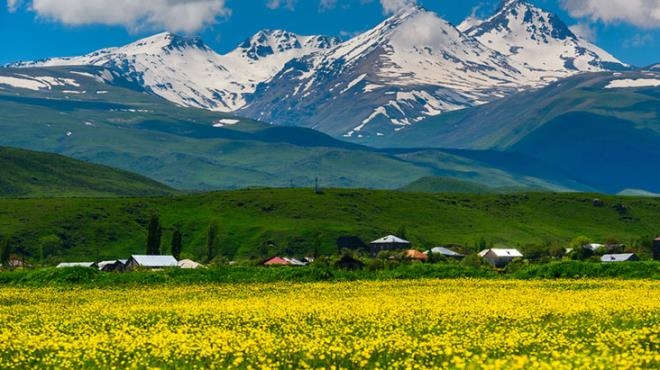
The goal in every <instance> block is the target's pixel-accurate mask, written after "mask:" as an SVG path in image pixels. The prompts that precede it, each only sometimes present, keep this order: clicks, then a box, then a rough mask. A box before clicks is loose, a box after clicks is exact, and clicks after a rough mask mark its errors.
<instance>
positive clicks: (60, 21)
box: [0, 0, 660, 66]
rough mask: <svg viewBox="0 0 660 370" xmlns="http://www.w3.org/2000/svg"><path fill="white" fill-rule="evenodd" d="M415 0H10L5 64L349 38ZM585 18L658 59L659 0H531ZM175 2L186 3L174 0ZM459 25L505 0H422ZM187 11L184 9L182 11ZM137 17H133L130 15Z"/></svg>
mask: <svg viewBox="0 0 660 370" xmlns="http://www.w3.org/2000/svg"><path fill="white" fill-rule="evenodd" d="M412 1H414V0H148V1H145V0H7V1H6V2H5V4H3V5H4V6H1V7H0V43H1V45H3V47H2V50H3V51H2V53H1V54H0V64H4V63H8V62H12V61H17V60H33V59H40V58H45V57H49V56H67V55H80V54H85V53H88V52H90V51H93V50H96V49H100V48H103V47H107V46H119V45H123V44H126V43H129V42H132V41H134V40H136V39H139V38H141V37H144V36H148V35H150V34H153V33H156V32H160V31H164V30H169V31H175V32H178V33H184V34H195V35H200V36H202V37H203V38H204V41H205V42H206V43H207V44H208V45H209V46H211V47H212V48H214V49H215V50H217V51H218V52H226V51H228V50H231V49H233V48H234V47H236V46H237V45H238V44H239V43H240V42H241V41H243V40H244V39H245V38H247V37H248V36H250V35H252V34H254V33H256V32H257V31H258V30H260V29H263V28H270V29H287V30H290V31H293V32H296V33H300V34H328V35H337V36H341V37H342V38H347V37H348V36H349V35H351V34H355V33H357V32H360V31H364V30H367V29H369V28H371V27H373V26H375V25H376V24H378V23H379V22H380V21H382V20H383V19H385V18H386V17H387V14H386V10H385V9H389V8H391V7H393V6H396V5H398V4H401V3H406V2H412ZM530 2H532V3H534V4H536V5H538V6H540V7H543V8H545V9H547V10H550V11H552V12H555V13H557V14H558V15H560V17H561V18H562V19H564V21H565V22H566V23H567V24H568V25H569V26H574V25H580V28H581V29H582V30H586V31H584V32H586V34H589V36H590V37H592V38H593V39H594V40H595V43H596V44H597V45H599V46H601V47H602V48H604V49H605V50H607V51H609V52H611V53H612V54H614V55H615V56H616V57H618V58H619V59H621V60H623V61H624V62H627V63H631V64H634V65H639V66H643V65H648V64H652V63H657V62H660V0H531V1H530ZM172 3H178V4H179V5H181V6H180V7H179V8H175V7H172V5H171V4H172ZM418 3H420V4H421V5H422V6H424V7H425V8H427V9H429V10H432V11H434V12H436V13H437V14H439V15H440V16H442V17H443V18H445V19H447V20H449V21H450V22H452V23H454V24H458V23H460V22H461V21H462V20H463V19H464V18H465V17H467V16H469V15H470V14H472V13H473V11H475V9H477V13H478V14H479V15H482V16H484V15H487V14H489V12H492V11H493V10H494V9H495V8H496V7H497V5H498V3H499V0H460V1H456V0H418ZM182 14H185V15H182ZM131 17H132V18H131Z"/></svg>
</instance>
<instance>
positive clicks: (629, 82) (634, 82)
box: [605, 78, 660, 89]
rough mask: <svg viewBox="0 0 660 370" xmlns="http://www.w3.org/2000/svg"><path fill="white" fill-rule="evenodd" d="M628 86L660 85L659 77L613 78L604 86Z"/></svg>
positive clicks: (611, 87) (613, 87)
mask: <svg viewBox="0 0 660 370" xmlns="http://www.w3.org/2000/svg"><path fill="white" fill-rule="evenodd" d="M630 87H660V79H648V78H638V79H622V80H613V81H610V83H609V84H607V86H605V88H606V89H621V88H630Z"/></svg>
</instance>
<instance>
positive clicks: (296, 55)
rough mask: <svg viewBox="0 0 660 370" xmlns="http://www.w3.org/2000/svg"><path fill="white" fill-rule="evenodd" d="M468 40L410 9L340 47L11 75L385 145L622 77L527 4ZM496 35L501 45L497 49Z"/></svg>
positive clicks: (151, 57)
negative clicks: (474, 109) (540, 90)
mask: <svg viewBox="0 0 660 370" xmlns="http://www.w3.org/2000/svg"><path fill="white" fill-rule="evenodd" d="M521 7H522V8H521ZM521 9H522V10H521ZM523 10H524V12H525V13H524V15H525V16H522V15H523ZM526 14H532V16H531V17H527V16H526ZM528 18H529V19H528ZM498 19H499V20H500V21H497V22H496V20H498ZM502 19H504V20H506V22H507V24H513V23H511V22H518V23H519V24H518V28H521V29H524V30H525V31H530V30H531V31H530V32H532V33H531V35H532V36H531V37H532V38H535V39H537V40H540V39H541V38H542V39H543V41H544V42H542V43H537V44H534V43H530V42H527V43H525V45H523V46H520V45H518V44H515V42H514V41H516V42H517V41H519V40H520V37H518V38H514V39H513V41H511V40H509V41H506V38H507V37H509V36H511V35H512V34H513V32H512V30H511V29H510V28H509V29H504V28H502V27H501V26H502V24H503V22H504V21H501V20H502ZM489 21H490V23H488V22H489ZM486 25H490V27H489V28H486ZM459 27H460V25H459ZM479 27H481V28H479ZM478 30H481V31H483V32H481V31H478ZM489 30H490V31H493V30H495V31H498V32H495V33H492V32H490V33H489V32H486V31H489ZM465 31H466V32H462V31H461V30H459V29H458V28H456V27H454V26H453V25H451V24H450V23H449V22H447V21H445V20H444V19H442V18H440V17H438V16H437V15H436V14H435V13H432V12H429V11H427V10H425V9H424V8H422V7H420V6H417V5H411V6H409V7H407V8H404V9H403V10H401V11H400V12H399V13H397V14H395V15H393V16H392V17H390V18H388V19H386V20H385V21H383V22H381V23H380V24H379V25H377V26H375V27H374V28H372V29H371V30H368V31H366V32H364V33H362V34H360V35H357V36H356V37H353V38H351V39H349V40H346V41H343V42H340V40H339V39H337V38H334V37H331V36H301V35H296V34H293V33H291V32H288V31H284V30H262V31H259V32H257V33H256V34H255V35H253V36H252V37H249V38H247V39H246V40H245V41H244V42H243V43H241V44H240V45H238V47H237V48H236V49H234V50H233V51H230V52H228V53H226V54H223V55H220V54H218V53H216V52H214V51H213V50H211V49H210V48H209V47H207V46H206V45H205V44H204V43H203V41H202V40H201V39H199V38H183V37H180V36H176V35H173V34H168V33H163V34H158V35H154V36H151V37H149V38H145V39H142V40H138V41H136V42H134V43H132V44H129V45H126V46H123V47H119V48H107V49H101V50H99V51H96V52H93V53H90V54H88V55H86V56H83V57H69V58H60V59H57V58H55V59H48V60H44V61H37V62H32V63H30V62H27V63H16V64H14V65H12V66H14V67H28V66H55V65H59V66H61V65H71V64H76V63H77V64H79V65H83V64H92V65H97V66H104V67H107V68H109V69H110V70H111V71H112V72H111V73H112V74H110V75H104V76H101V77H102V78H103V79H104V80H106V81H108V82H115V83H116V80H117V79H125V80H128V83H131V84H133V85H135V86H137V87H142V88H143V89H144V90H145V91H147V92H149V93H152V94H155V95H158V96H161V97H163V98H165V99H167V100H169V101H172V102H173V103H175V104H178V105H181V106H190V107H197V108H203V109H209V110H215V111H221V112H235V113H239V114H242V115H246V116H249V117H251V118H254V119H259V120H264V121H267V122H269V123H275V124H279V125H298V126H304V127H309V128H313V129H317V130H320V131H323V132H325V133H329V134H331V135H333V136H335V137H344V138H347V139H348V138H351V139H359V138H361V137H364V136H386V135H392V134H394V133H396V132H398V131H400V130H402V129H406V128H407V127H410V126H412V125H415V124H416V123H417V122H419V121H421V120H423V119H424V118H426V117H429V116H437V115H439V114H442V113H445V112H449V111H454V110H459V109H463V108H466V107H471V106H475V105H480V104H483V103H486V102H489V101H493V100H495V99H499V98H501V97H504V96H509V95H511V94H513V93H515V92H517V91H519V90H521V89H533V88H537V87H539V86H543V85H545V84H547V83H550V82H552V81H555V80H557V79H558V78H563V77H566V76H570V75H572V74H575V73H579V72H582V71H600V70H609V69H612V68H614V67H616V68H617V69H618V68H627V67H628V66H627V65H625V64H623V63H621V62H619V61H618V60H616V58H614V57H612V56H611V55H609V54H608V53H606V52H605V51H603V50H602V49H600V48H597V47H596V46H594V45H592V44H590V43H588V42H586V41H584V40H582V39H578V38H577V37H576V36H575V35H574V34H573V33H572V32H571V31H570V30H569V29H568V27H567V26H566V24H564V23H563V22H562V21H561V20H560V19H559V18H558V17H556V16H554V15H553V14H551V13H548V12H546V11H544V10H542V9H540V8H537V7H535V6H532V5H530V4H529V3H527V2H525V1H505V2H503V5H502V7H501V8H500V9H499V11H498V13H496V14H494V15H493V16H491V17H490V18H489V19H487V20H486V21H484V22H482V23H481V24H478V23H473V24H472V27H471V29H470V30H465ZM505 31H506V32H505ZM470 33H472V34H473V35H470ZM488 35H490V36H488ZM477 36H478V37H477ZM486 36H488V37H486ZM493 37H499V38H501V39H502V40H503V41H502V42H499V43H496V44H493V43H492V40H493ZM521 37H522V36H521ZM485 38H488V40H486V39H485ZM523 39H524V37H523ZM562 40H563V41H566V40H569V41H570V42H569V41H566V42H567V44H566V45H564V44H562V42H563V41H562ZM489 41H491V42H489ZM527 41H529V40H527ZM514 44H515V45H514ZM512 48H513V49H512ZM544 48H546V49H544ZM511 50H514V51H515V52H511ZM539 50H546V51H551V52H549V53H543V54H544V55H548V54H552V58H550V59H549V60H550V61H551V62H552V63H549V64H548V65H546V66H543V64H542V63H541V64H538V63H536V62H534V63H530V62H529V61H527V62H524V61H521V60H520V59H528V58H527V56H528V55H529V54H530V53H532V54H533V53H536V54H539ZM559 63H560V64H559Z"/></svg>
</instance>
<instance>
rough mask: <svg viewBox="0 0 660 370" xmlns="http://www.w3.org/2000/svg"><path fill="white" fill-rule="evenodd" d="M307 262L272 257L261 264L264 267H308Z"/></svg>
mask: <svg viewBox="0 0 660 370" xmlns="http://www.w3.org/2000/svg"><path fill="white" fill-rule="evenodd" d="M307 264H308V263H307V262H304V261H301V260H299V259H296V258H291V257H272V258H269V259H267V260H265V261H263V262H262V263H261V265H263V266H307Z"/></svg>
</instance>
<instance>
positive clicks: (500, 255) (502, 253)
mask: <svg viewBox="0 0 660 370" xmlns="http://www.w3.org/2000/svg"><path fill="white" fill-rule="evenodd" d="M479 257H481V258H483V259H484V260H486V261H487V262H488V263H489V264H491V265H492V266H494V267H504V266H506V265H508V264H509V263H510V262H511V261H513V260H514V259H515V258H522V257H523V255H522V253H520V251H518V250H517V249H512V248H491V249H484V250H482V251H481V252H479Z"/></svg>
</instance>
